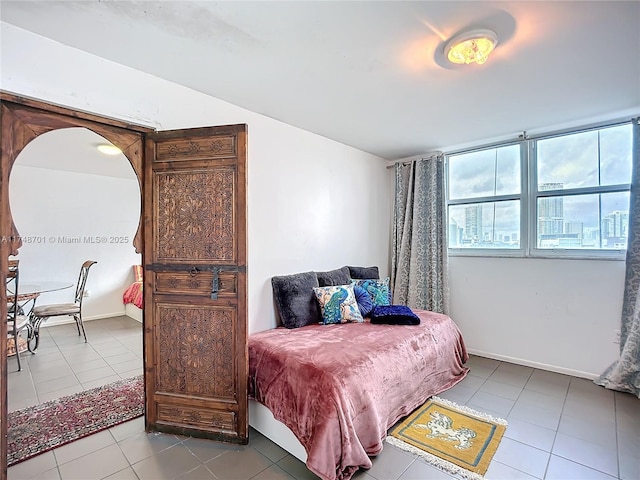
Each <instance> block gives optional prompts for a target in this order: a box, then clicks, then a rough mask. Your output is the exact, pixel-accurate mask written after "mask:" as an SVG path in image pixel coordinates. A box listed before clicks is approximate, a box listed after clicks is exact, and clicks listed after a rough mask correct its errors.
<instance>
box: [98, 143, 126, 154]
mask: <svg viewBox="0 0 640 480" xmlns="http://www.w3.org/2000/svg"><path fill="white" fill-rule="evenodd" d="M98 151H99V152H100V153H104V154H105V155H119V154H121V153H122V150H120V149H119V148H118V147H116V146H115V145H112V144H110V143H102V144H100V145H98Z"/></svg>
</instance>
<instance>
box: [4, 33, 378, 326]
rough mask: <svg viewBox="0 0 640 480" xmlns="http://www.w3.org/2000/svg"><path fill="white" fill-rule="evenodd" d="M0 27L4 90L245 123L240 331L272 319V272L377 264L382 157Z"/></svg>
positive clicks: (146, 113) (168, 117) (126, 110)
mask: <svg viewBox="0 0 640 480" xmlns="http://www.w3.org/2000/svg"><path fill="white" fill-rule="evenodd" d="M0 35H1V37H0V40H1V51H0V53H1V55H0V58H1V62H2V63H1V67H2V68H1V73H0V75H1V77H0V80H1V88H2V89H3V90H5V91H9V92H13V93H17V94H21V95H24V96H28V97H33V98H38V99H42V100H45V101H49V102H52V103H57V104H61V105H65V106H70V107H73V108H77V109H80V110H85V111H90V112H93V113H98V114H100V115H104V116H109V117H114V118H120V119H123V120H128V121H131V122H135V123H139V124H147V125H152V126H156V127H158V129H160V130H166V129H174V128H188V127H198V126H205V125H224V124H233V123H246V124H248V132H249V134H248V141H249V145H248V210H249V216H248V237H249V247H248V248H249V255H248V265H249V266H248V279H249V288H248V297H249V305H248V308H249V331H250V332H254V331H259V330H264V329H267V328H270V327H272V326H275V324H276V319H275V311H274V305H273V298H272V292H271V284H270V279H271V277H272V276H274V275H280V274H289V273H295V272H301V271H307V270H325V269H332V268H337V267H341V266H343V265H345V264H352V265H374V264H376V265H379V266H380V267H381V269H382V272H383V273H386V272H387V268H388V256H389V224H390V212H391V208H390V204H391V192H390V191H389V188H388V181H387V175H386V174H387V171H386V170H385V162H384V161H383V160H382V159H380V158H378V157H375V156H373V155H370V154H367V153H364V152H362V151H359V150H356V149H354V148H351V147H348V146H345V145H342V144H339V143H337V142H334V141H331V140H328V139H326V138H324V137H321V136H319V135H315V134H312V133H309V132H306V131H303V130H300V129H298V128H295V127H291V126H289V125H286V124H283V123H281V122H278V121H275V120H273V119H270V118H267V117H265V116H263V115H259V114H256V113H253V112H250V111H248V110H245V109H243V108H240V107H237V106H234V105H231V104H229V103H226V102H223V101H221V100H218V99H215V98H212V97H209V96H206V95H203V94H201V93H199V92H195V91H193V90H190V89H188V88H184V87H181V86H178V85H176V84H172V83H170V82H166V81H164V80H161V79H158V78H156V77H153V76H150V75H146V74H143V73H141V72H139V71H136V70H133V69H130V68H127V67H124V66H122V65H118V64H115V63H113V62H109V61H107V60H104V59H100V58H98V57H95V56H93V55H89V54H86V53H84V52H81V51H79V50H75V49H72V48H69V47H66V46H63V45H61V44H59V43H56V42H53V41H51V40H48V39H45V38H44V37H40V36H37V35H34V34H32V33H30V32H27V31H25V30H22V29H19V28H16V27H14V26H12V25H8V24H5V23H2V26H1V30H0ZM221 71H222V72H223V70H221ZM43 72H46V75H43ZM222 74H223V73H222ZM256 74H259V72H256ZM265 95H268V91H265ZM339 114H341V112H336V115H339Z"/></svg>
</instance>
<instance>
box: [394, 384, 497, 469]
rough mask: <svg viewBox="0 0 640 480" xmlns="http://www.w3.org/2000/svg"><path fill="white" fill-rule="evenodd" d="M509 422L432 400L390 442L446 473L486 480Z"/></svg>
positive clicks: (418, 410) (400, 427) (406, 421)
mask: <svg viewBox="0 0 640 480" xmlns="http://www.w3.org/2000/svg"><path fill="white" fill-rule="evenodd" d="M506 428H507V421H506V420H504V419H502V418H496V417H492V416H491V415H487V414H485V413H482V412H478V411H475V410H473V409H471V408H469V407H465V406H462V405H457V404H456V403H454V402H451V401H449V400H445V399H443V398H438V397H431V398H430V399H429V400H427V402H426V403H425V404H424V405H422V406H421V407H419V408H418V409H417V410H416V411H414V412H413V413H412V414H411V415H409V416H408V417H407V418H406V419H404V420H403V421H402V422H401V423H399V424H398V425H396V426H395V427H394V428H392V429H391V431H390V432H389V436H388V437H387V439H386V441H387V442H388V443H390V444H391V445H395V446H396V447H398V448H401V449H402V450H405V451H408V452H411V453H414V454H416V455H419V456H421V457H422V458H424V459H425V460H426V461H427V462H428V463H430V464H431V465H434V466H436V467H438V468H440V469H442V470H444V471H446V472H449V473H453V474H458V475H461V476H462V477H464V478H469V479H474V480H477V479H482V478H483V475H484V474H485V473H486V472H487V469H488V468H489V463H490V462H491V459H492V458H493V455H494V454H495V453H496V450H497V448H498V444H499V443H500V440H501V439H502V435H503V434H504V431H505V430H506Z"/></svg>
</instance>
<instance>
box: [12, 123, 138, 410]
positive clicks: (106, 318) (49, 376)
mask: <svg viewBox="0 0 640 480" xmlns="http://www.w3.org/2000/svg"><path fill="white" fill-rule="evenodd" d="M104 145H111V144H110V143H108V141H107V140H106V139H105V138H104V137H102V136H100V135H98V134H96V133H94V132H92V131H91V130H88V129H87V128H84V127H74V128H64V129H57V130H52V131H49V132H46V133H43V134H41V135H39V136H38V137H36V138H35V139H33V140H32V141H31V142H29V143H28V144H27V145H26V146H25V148H24V149H23V150H22V152H21V153H20V154H19V155H18V157H17V159H16V161H15V162H14V164H13V166H12V169H11V175H10V179H9V200H10V207H11V210H12V216H13V220H14V223H15V225H16V227H17V230H18V232H20V235H21V238H22V241H23V245H22V247H21V248H20V250H19V252H20V255H19V259H20V284H21V285H28V284H37V283H39V282H42V281H44V282H49V281H52V282H56V281H65V282H67V283H69V284H75V280H76V278H77V276H78V271H79V268H80V265H82V264H83V263H84V262H85V261H86V260H88V259H91V260H93V261H96V262H97V265H96V266H95V267H93V268H92V272H91V275H90V276H89V283H88V288H87V290H86V293H87V295H86V296H87V298H86V299H85V301H84V302H83V318H84V320H85V329H86V331H87V332H88V335H87V337H88V340H89V343H84V339H83V338H82V337H81V336H79V335H77V333H76V328H75V325H74V323H73V321H72V319H71V318H70V317H60V318H52V319H49V320H48V321H47V322H46V323H45V324H44V327H55V328H43V329H42V330H40V335H41V337H44V338H42V340H44V341H42V342H41V348H39V350H38V355H30V354H28V353H27V354H24V353H23V354H21V355H20V356H21V360H22V361H21V366H22V367H23V368H22V371H18V366H17V362H16V356H15V355H12V356H11V357H9V360H8V362H9V367H8V383H7V386H8V410H9V411H10V412H12V411H15V410H19V409H22V408H27V407H31V406H33V405H35V404H38V403H42V402H44V401H48V400H51V399H54V398H59V397H61V396H64V395H69V394H73V393H77V392H79V391H82V390H87V389H89V388H93V387H95V386H100V385H104V384H107V383H111V382H113V381H116V380H120V379H122V378H129V377H132V376H134V375H140V374H142V338H141V337H142V325H141V323H138V322H137V321H134V320H133V319H129V317H125V315H124V312H125V306H124V305H123V297H122V293H123V292H124V291H125V290H126V288H127V287H129V286H130V285H131V283H132V281H133V279H134V278H133V277H134V275H133V268H132V267H133V265H141V255H140V254H139V253H136V252H135V249H134V248H133V245H132V240H133V238H134V235H135V233H136V229H137V228H138V223H139V220H140V214H141V192H140V187H139V183H138V179H137V177H136V175H135V172H134V171H133V168H132V167H131V164H130V162H129V160H127V158H126V157H125V156H124V155H123V154H121V153H117V152H114V153H113V154H111V155H107V154H104V153H102V151H101V149H100V148H99V147H103V146H104ZM103 240H104V241H103ZM73 293H74V292H73V289H72V288H69V289H66V290H58V291H52V292H46V293H41V294H40V295H39V297H38V299H37V301H36V303H37V304H38V305H40V306H42V305H47V304H55V303H58V304H60V303H68V302H70V301H71V299H72V298H73ZM137 312H139V310H137ZM140 317H141V315H140ZM88 320H99V321H96V322H93V321H91V322H87V321H88ZM141 320H142V319H141V318H140V322H141ZM64 324H67V325H64ZM125 331H126V332H127V333H128V334H133V335H135V336H134V337H133V339H132V340H134V339H137V342H134V341H131V342H127V341H125V342H124V344H123V343H122V342H120V341H119V339H122V337H121V335H124V332H125ZM11 346H13V345H11ZM11 350H12V352H11V353H13V348H11ZM101 352H103V353H104V355H102V354H101ZM78 355H80V356H81V357H82V358H83V360H82V361H79V360H78V359H76V358H74V357H76V356H78ZM119 362H123V363H119Z"/></svg>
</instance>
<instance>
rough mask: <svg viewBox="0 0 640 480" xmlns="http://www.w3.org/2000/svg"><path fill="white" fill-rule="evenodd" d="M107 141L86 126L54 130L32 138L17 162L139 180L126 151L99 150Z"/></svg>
mask: <svg viewBox="0 0 640 480" xmlns="http://www.w3.org/2000/svg"><path fill="white" fill-rule="evenodd" d="M104 144H107V145H111V143H110V142H109V141H108V140H106V139H105V138H103V137H102V136H100V135H98V134H97V133H95V132H92V131H91V130H88V129H86V128H63V129H59V130H52V131H50V132H47V133H43V134H42V135H40V136H38V137H37V138H35V139H33V141H31V142H29V143H28V144H27V146H26V147H25V148H24V150H22V152H20V155H18V158H17V159H16V165H20V166H24V167H36V168H49V169H54V170H65V171H68V172H75V173H83V174H89V175H103V176H107V177H117V178H126V179H128V180H133V181H137V177H136V174H135V172H134V171H133V167H132V166H131V163H129V160H128V159H127V157H125V156H124V154H122V153H120V154H118V155H105V154H104V153H100V152H99V151H98V148H97V147H98V145H104Z"/></svg>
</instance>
